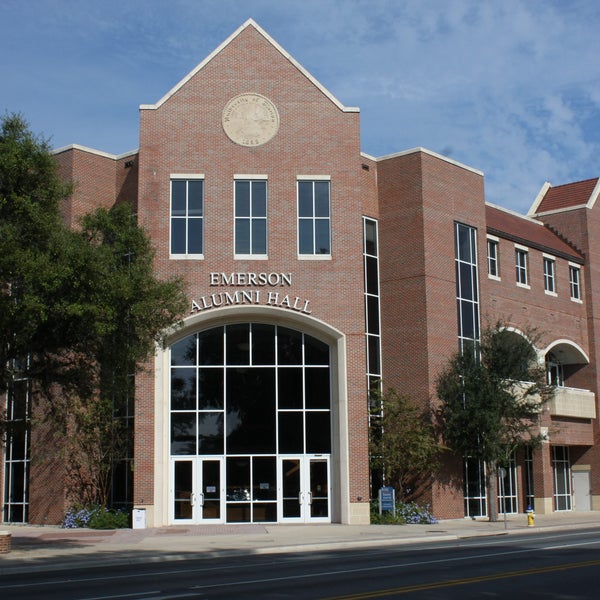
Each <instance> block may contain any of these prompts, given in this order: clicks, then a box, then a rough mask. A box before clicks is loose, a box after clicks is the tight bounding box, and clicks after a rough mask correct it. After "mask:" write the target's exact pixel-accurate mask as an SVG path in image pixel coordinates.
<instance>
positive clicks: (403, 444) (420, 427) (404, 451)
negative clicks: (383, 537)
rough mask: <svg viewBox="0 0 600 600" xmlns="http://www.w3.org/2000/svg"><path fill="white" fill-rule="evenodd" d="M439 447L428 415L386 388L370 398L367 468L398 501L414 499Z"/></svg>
mask: <svg viewBox="0 0 600 600" xmlns="http://www.w3.org/2000/svg"><path fill="white" fill-rule="evenodd" d="M439 451H440V447H439V445H438V442H437V438H436V435H435V430H434V426H433V423H432V419H431V413H430V411H428V410H423V409H421V408H419V407H418V406H417V405H416V404H415V402H414V401H413V400H412V399H411V398H410V397H409V396H406V395H404V394H399V393H398V392H397V391H396V390H394V389H392V388H390V389H388V390H387V391H386V392H385V393H382V392H379V391H373V392H372V394H371V427H370V438H369V452H370V456H371V468H372V469H375V470H376V471H378V472H379V473H381V474H382V475H383V481H384V482H385V484H386V485H391V486H392V487H394V489H395V490H396V493H397V495H398V499H402V500H403V501H411V500H413V499H418V497H419V495H420V493H421V491H422V489H423V486H424V485H425V484H426V482H427V481H428V480H429V478H430V477H431V475H432V473H433V471H434V470H435V468H436V466H437V458H438V453H439Z"/></svg>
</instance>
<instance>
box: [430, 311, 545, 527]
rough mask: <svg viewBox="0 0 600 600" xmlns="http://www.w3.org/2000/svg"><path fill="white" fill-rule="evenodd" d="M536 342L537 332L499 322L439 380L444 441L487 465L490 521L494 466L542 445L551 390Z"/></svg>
mask: <svg viewBox="0 0 600 600" xmlns="http://www.w3.org/2000/svg"><path fill="white" fill-rule="evenodd" d="M538 339H539V336H538V334H537V333H536V332H535V330H528V331H525V332H524V334H523V335H521V334H518V333H516V332H514V331H511V330H509V329H508V328H507V327H506V325H505V324H504V323H502V322H497V323H496V324H495V325H493V326H488V327H487V328H486V329H485V330H484V331H483V333H482V336H481V341H480V345H479V352H478V353H473V352H465V353H462V354H461V353H457V354H456V355H454V356H453V357H452V358H451V359H450V360H449V362H448V364H447V366H446V367H445V369H444V370H443V371H442V372H441V373H440V375H439V377H438V380H437V384H436V387H437V395H438V397H439V398H440V400H441V401H442V402H441V406H440V408H439V410H438V422H439V424H440V426H441V433H442V436H443V439H444V442H445V443H446V444H447V445H448V446H449V447H450V448H451V449H452V450H454V451H455V452H456V453H458V454H459V455H461V456H463V457H468V458H470V459H474V460H480V461H483V462H485V463H486V465H487V474H488V478H487V479H488V480H487V482H486V485H487V489H488V503H489V515H490V519H491V520H495V519H496V518H497V506H496V502H495V496H496V494H495V486H494V484H495V481H496V476H497V469H498V467H500V466H505V467H507V466H508V464H509V460H510V458H511V457H512V456H513V455H514V453H515V451H517V450H518V449H519V448H522V447H524V446H530V447H535V446H537V445H538V444H540V443H541V441H542V438H541V435H540V431H539V427H538V425H539V415H540V412H541V405H542V404H543V403H544V402H546V401H548V400H549V399H550V398H551V396H552V393H553V388H552V386H550V385H548V384H547V382H546V373H545V368H544V365H543V364H540V362H539V361H538V357H537V352H536V349H535V342H536V341H537V340H538ZM492 498H493V499H494V500H492Z"/></svg>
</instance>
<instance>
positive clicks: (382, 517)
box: [371, 500, 438, 525]
mask: <svg viewBox="0 0 600 600" xmlns="http://www.w3.org/2000/svg"><path fill="white" fill-rule="evenodd" d="M437 522H438V520H437V519H436V518H435V517H434V516H433V515H432V514H431V511H430V508H429V506H425V507H424V506H419V505H418V504H417V503H416V502H396V514H394V513H392V512H389V511H385V512H383V513H381V514H379V502H378V501H377V500H374V501H373V502H371V523H373V524H379V525H407V524H411V525H412V524H421V525H435V524H436V523H437Z"/></svg>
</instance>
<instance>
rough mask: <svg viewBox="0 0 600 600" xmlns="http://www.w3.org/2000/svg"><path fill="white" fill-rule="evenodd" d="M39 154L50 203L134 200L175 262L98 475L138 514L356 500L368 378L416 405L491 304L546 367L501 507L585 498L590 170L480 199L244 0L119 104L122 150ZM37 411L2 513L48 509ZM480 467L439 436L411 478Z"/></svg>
mask: <svg viewBox="0 0 600 600" xmlns="http://www.w3.org/2000/svg"><path fill="white" fill-rule="evenodd" d="M56 156H57V160H58V161H59V165H60V169H61V173H62V175H63V176H64V177H65V178H66V179H70V180H73V181H74V182H75V190H74V193H73V196H72V197H71V198H70V199H69V201H68V203H67V204H66V205H65V207H64V211H65V217H66V218H67V219H68V221H69V222H70V223H75V222H76V219H77V217H78V216H79V215H81V214H83V213H85V212H87V211H89V210H92V209H94V208H96V207H97V206H107V207H108V206H111V205H112V204H113V203H115V202H122V201H127V202H131V203H133V205H134V206H135V207H136V211H137V215H138V219H139V222H140V224H141V225H142V226H143V227H144V228H145V229H146V230H147V231H148V233H149V234H150V236H151V238H152V240H153V242H154V244H155V248H156V272H157V274H158V276H159V277H160V276H166V275H170V274H173V273H177V274H180V275H182V276H183V277H184V278H185V281H186V282H187V292H188V296H189V298H190V310H189V314H188V315H187V316H186V318H185V319H184V323H183V326H182V327H179V328H177V329H174V330H173V331H172V332H170V333H169V335H168V338H167V344H166V347H165V348H164V349H159V350H157V354H156V357H155V359H154V362H153V364H151V365H150V369H149V370H148V372H147V373H145V374H144V375H140V376H138V377H137V379H136V390H137V391H136V399H135V412H134V414H133V415H132V418H133V419H134V423H135V429H134V432H135V433H134V449H133V462H132V466H134V468H132V469H131V470H128V471H127V473H122V474H121V475H122V481H121V485H119V486H116V487H118V488H119V490H120V491H119V492H118V493H119V494H121V496H120V497H119V498H117V500H119V499H120V500H122V501H123V502H126V503H127V502H129V503H130V504H131V505H132V506H135V507H136V508H143V509H145V510H146V515H147V522H148V525H151V526H152V525H153V526H162V525H169V524H176V523H227V522H266V521H268V522H344V523H365V522H368V520H369V498H370V495H371V489H370V488H371V479H370V477H371V476H370V473H369V458H368V402H367V397H368V393H367V390H368V388H369V385H370V384H372V383H374V382H375V381H379V380H381V381H383V385H384V387H394V388H396V389H397V390H401V391H403V392H407V393H409V394H410V395H411V396H412V397H413V398H415V400H416V401H418V402H420V403H421V404H422V405H423V406H427V405H428V404H429V403H430V402H432V401H433V399H434V384H435V379H436V376H437V373H438V372H439V370H440V368H441V367H442V366H443V365H445V364H446V362H447V360H448V358H449V357H450V356H451V355H452V354H453V353H454V352H456V350H457V349H458V348H459V343H460V341H461V340H464V339H474V338H476V337H477V336H478V332H479V329H480V327H481V324H482V323H484V322H485V321H486V320H487V319H495V318H499V317H501V318H504V319H505V320H507V321H508V323H509V324H510V326H511V328H512V329H514V335H519V334H520V332H522V331H524V330H525V329H526V328H527V327H529V326H541V329H542V330H543V331H544V338H543V344H544V346H543V347H541V348H538V350H539V354H540V360H545V361H546V364H547V369H548V374H549V377H551V378H552V380H553V381H555V382H556V383H557V384H558V386H559V387H558V393H557V395H556V398H555V399H554V400H553V401H552V403H551V404H550V405H549V406H547V407H545V409H544V412H543V414H542V416H541V419H542V421H541V426H542V427H543V428H544V430H543V431H545V432H546V433H547V443H545V444H544V445H543V447H542V448H541V449H540V450H539V451H535V452H533V453H531V454H528V455H524V456H516V457H515V460H514V464H513V465H512V467H511V468H510V469H508V471H507V474H506V477H505V481H504V484H505V485H504V490H505V494H504V496H503V497H502V498H500V507H501V509H502V510H505V511H506V512H519V511H523V510H524V509H525V507H526V506H527V504H529V503H534V505H535V509H536V511H538V512H550V511H553V510H590V509H598V508H600V480H599V479H598V478H599V475H598V473H599V470H600V457H598V441H597V436H598V430H597V421H596V396H597V389H598V383H599V381H598V378H599V377H600V375H599V374H598V372H597V368H596V364H597V360H598V359H597V357H596V350H595V331H596V327H595V324H596V321H597V318H598V316H597V315H596V312H598V311H596V310H595V309H596V305H595V302H594V298H600V290H598V289H596V288H598V286H600V245H599V246H598V247H596V245H598V244H600V242H596V241H595V240H596V239H600V236H598V235H594V232H596V231H598V232H600V223H597V222H596V221H599V220H600V216H597V214H598V210H600V209H598V208H595V200H596V198H597V196H598V193H599V190H600V185H599V184H598V180H591V181H586V182H580V183H574V184H570V185H566V186H560V187H556V188H554V187H551V186H549V185H545V186H544V188H543V189H542V191H541V193H540V195H539V197H538V198H537V199H536V200H535V202H534V203H533V206H532V210H531V214H530V215H528V216H524V215H518V214H515V213H513V212H511V211H507V210H504V209H502V208H500V207H496V206H492V205H490V204H486V202H485V197H484V177H483V174H482V173H481V172H479V171H477V170H475V169H472V168H470V167H467V166H465V165H462V164H459V163H457V162H456V161H454V160H451V159H448V158H446V157H443V156H440V155H438V154H435V153H433V152H429V151H427V150H424V149H421V148H418V149H414V150H409V151H406V152H401V153H398V154H394V155H390V156H384V157H380V158H375V157H371V156H368V155H366V154H364V153H361V151H360V122H359V110H358V109H357V108H350V107H346V106H344V105H343V104H342V103H341V102H339V101H338V100H337V99H336V98H335V97H333V96H332V95H331V94H330V93H329V92H328V91H327V90H326V89H325V88H324V87H323V86H322V85H321V84H320V83H319V82H317V81H316V80H315V79H314V78H313V77H312V76H311V75H310V74H309V73H307V72H306V71H305V70H304V69H303V68H302V67H301V66H300V65H299V64H298V63H297V62H296V61H295V60H294V59H293V58H292V57H291V56H289V55H288V54H287V53H286V52H285V50H283V49H282V48H281V47H280V46H279V45H278V44H277V43H276V42H275V41H274V40H273V39H272V38H270V37H269V36H268V34H267V33H265V32H264V31H263V30H262V29H261V28H260V27H258V26H257V25H256V24H255V23H254V22H253V21H251V20H250V21H248V22H246V23H245V24H244V25H243V26H242V27H240V29H238V30H237V31H236V32H235V33H234V34H233V35H232V36H231V37H230V38H229V39H228V40H226V41H225V42H224V43H223V44H222V45H221V46H219V47H218V48H217V49H216V50H215V51H214V52H213V53H212V54H211V55H210V56H208V57H207V58H206V59H205V60H204V61H203V62H202V63H200V65H198V67H197V68H196V69H194V70H193V71H192V72H191V73H190V74H189V75H188V76H187V77H185V78H184V79H183V80H182V81H181V82H180V83H179V84H177V85H176V86H175V87H174V88H173V89H172V90H170V91H169V92H168V93H167V94H166V95H165V96H164V97H163V98H162V99H160V100H159V101H158V102H157V103H156V104H151V105H146V104H145V105H142V106H141V107H140V146H139V149H138V150H136V151H134V152H131V153H128V154H127V155H121V156H113V155H110V154H106V153H103V152H99V151H97V150H92V149H89V148H83V147H80V146H75V145H74V146H69V147H67V148H61V149H59V150H57V151H56ZM456 315H458V317H457V316H456ZM8 405H9V418H11V415H12V414H13V413H14V411H15V410H16V409H14V408H11V407H12V406H13V405H15V406H16V400H15V402H13V403H12V404H11V400H10V399H9V403H8ZM11 411H13V412H11ZM35 435H36V434H35V432H33V437H32V441H31V443H27V442H25V441H24V440H17V441H15V442H14V443H13V444H8V445H7V449H6V457H5V461H4V474H3V488H4V490H5V493H4V497H3V508H4V511H3V516H4V521H17V522H18V521H29V522H36V523H43V522H57V521H58V520H60V515H61V514H62V511H63V509H64V498H63V497H62V495H61V485H60V481H61V479H60V473H59V472H58V471H57V470H56V465H54V469H53V470H52V472H51V475H50V474H49V468H48V466H47V465H46V466H45V465H44V463H43V461H34V460H31V456H35V453H36V443H38V442H36V437H35ZM19 444H22V446H23V447H20V446H19ZM483 469H484V465H477V464H471V463H469V462H466V463H465V462H464V461H463V460H462V459H459V458H457V457H455V458H447V459H446V460H445V463H444V465H443V467H442V469H441V470H440V473H439V474H438V477H436V479H435V481H434V483H433V485H432V487H431V489H430V490H429V492H428V493H427V494H426V497H424V500H425V501H427V502H429V503H431V505H432V508H433V512H434V514H435V515H436V516H438V517H442V518H455V517H463V516H475V515H482V514H484V513H485V510H486V508H485V497H484V494H485V490H484V489H483V486H482V475H483ZM451 475H452V477H451ZM49 490H50V493H49ZM115 493H116V492H115Z"/></svg>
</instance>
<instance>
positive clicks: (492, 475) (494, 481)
mask: <svg viewBox="0 0 600 600" xmlns="http://www.w3.org/2000/svg"><path fill="white" fill-rule="evenodd" d="M485 488H486V494H487V503H488V516H489V520H490V522H492V523H495V522H496V521H498V464H497V463H495V462H493V463H492V462H489V463H487V469H486V475H485Z"/></svg>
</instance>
